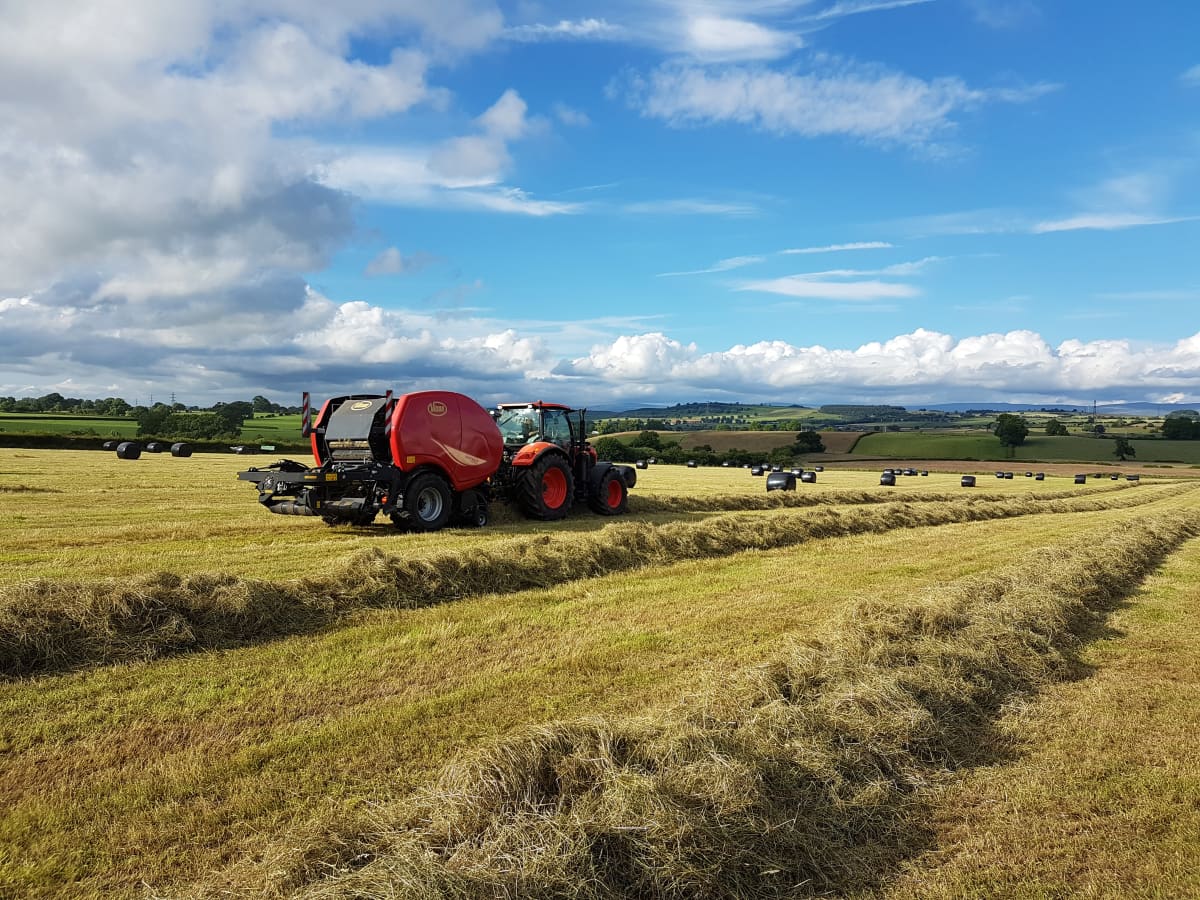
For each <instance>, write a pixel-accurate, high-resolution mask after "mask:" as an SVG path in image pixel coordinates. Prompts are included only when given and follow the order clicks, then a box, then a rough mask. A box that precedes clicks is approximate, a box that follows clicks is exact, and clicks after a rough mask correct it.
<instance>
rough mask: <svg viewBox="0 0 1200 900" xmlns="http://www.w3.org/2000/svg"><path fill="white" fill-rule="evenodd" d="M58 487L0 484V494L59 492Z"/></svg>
mask: <svg viewBox="0 0 1200 900" xmlns="http://www.w3.org/2000/svg"><path fill="white" fill-rule="evenodd" d="M61 493H63V492H62V491H61V490H60V489H59V488H48V487H31V486H29V485H27V484H0V494H61Z"/></svg>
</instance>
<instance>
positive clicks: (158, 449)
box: [146, 441, 171, 453]
mask: <svg viewBox="0 0 1200 900" xmlns="http://www.w3.org/2000/svg"><path fill="white" fill-rule="evenodd" d="M170 449H171V448H170V447H169V446H168V445H166V444H164V443H163V442H162V441H151V442H150V443H148V444H147V445H146V452H147V453H166V452H167V451H168V450H170Z"/></svg>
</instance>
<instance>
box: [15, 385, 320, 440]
mask: <svg viewBox="0 0 1200 900" xmlns="http://www.w3.org/2000/svg"><path fill="white" fill-rule="evenodd" d="M0 412H4V413H40V414H49V415H63V416H104V417H108V418H118V419H121V418H124V419H136V420H137V423H138V435H139V436H141V437H164V438H165V437H171V438H181V439H186V440H226V439H232V438H236V437H238V436H240V434H241V431H242V425H243V424H244V423H245V422H246V420H248V419H253V418H254V416H255V415H260V416H262V415H287V414H294V413H299V412H300V407H298V406H294V407H293V406H281V405H280V404H278V403H273V402H271V401H270V400H268V399H267V398H266V397H263V396H261V395H259V396H256V397H254V399H252V400H235V401H233V402H231V403H214V404H213V405H212V406H209V407H199V406H185V405H184V404H182V403H170V404H168V403H162V402H159V403H154V404H151V405H149V406H142V405H140V404H132V403H129V402H128V401H126V400H124V399H123V398H121V397H106V398H104V399H103V400H86V399H81V398H78V397H64V396H63V395H62V394H59V393H49V394H45V395H43V396H41V397H21V398H17V397H0Z"/></svg>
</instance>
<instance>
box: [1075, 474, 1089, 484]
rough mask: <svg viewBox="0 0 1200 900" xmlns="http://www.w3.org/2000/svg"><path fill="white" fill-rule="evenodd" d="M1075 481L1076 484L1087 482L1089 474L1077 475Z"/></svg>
mask: <svg viewBox="0 0 1200 900" xmlns="http://www.w3.org/2000/svg"><path fill="white" fill-rule="evenodd" d="M1075 483H1076V484H1087V476H1086V475H1076V476H1075Z"/></svg>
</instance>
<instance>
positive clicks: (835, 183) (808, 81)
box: [0, 0, 1200, 407]
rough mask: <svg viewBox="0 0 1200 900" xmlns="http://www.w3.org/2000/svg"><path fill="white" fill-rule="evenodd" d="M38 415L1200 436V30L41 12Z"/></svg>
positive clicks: (29, 292) (20, 282)
mask: <svg viewBox="0 0 1200 900" xmlns="http://www.w3.org/2000/svg"><path fill="white" fill-rule="evenodd" d="M0 6H2V7H3V15H2V16H0V41H2V42H3V45H4V46H5V47H6V48H7V49H6V52H5V53H4V54H0V109H3V110H4V115H3V116H0V214H2V215H3V221H4V222H5V225H4V229H3V232H0V234H2V235H3V237H2V238H0V395H16V396H23V395H31V394H32V395H39V394H44V393H47V392H49V391H58V392H60V393H64V394H68V395H71V396H85V397H88V396H96V397H102V396H112V395H120V396H125V397H126V398H127V399H132V398H135V397H136V398H139V399H141V400H142V401H143V402H145V400H146V399H147V398H149V397H150V396H154V397H155V399H166V398H167V397H168V396H169V395H171V394H174V395H175V396H176V398H177V399H179V400H181V401H183V402H186V403H201V404H208V403H211V402H214V401H218V400H232V399H241V398H246V397H249V396H252V395H255V394H264V395H266V396H268V397H271V398H272V399H277V400H279V401H287V400H289V398H292V397H293V396H294V395H295V394H296V393H297V392H298V391H300V390H303V389H308V390H312V391H314V392H315V393H317V394H333V393H347V392H352V391H354V392H362V391H370V390H378V391H382V390H385V389H388V388H391V389H394V390H397V391H405V390H412V389H418V388H429V387H445V388H451V389H456V390H462V391H464V392H465V393H468V394H470V395H472V396H475V397H477V398H478V399H480V400H481V401H483V402H487V403H491V402H495V401H499V400H508V399H521V398H528V397H533V396H537V397H543V398H546V399H561V400H564V401H567V402H571V403H576V404H586V405H591V406H593V407H596V406H601V405H604V406H611V405H617V406H619V405H624V404H628V405H634V404H639V405H640V404H644V403H673V402H678V401H687V400H693V399H720V400H746V401H756V402H757V401H779V402H788V403H792V402H798V403H806V404H820V403H828V402H845V401H862V402H879V401H882V402H896V403H904V404H909V405H921V404H923V403H936V402H949V401H977V400H996V401H1022V402H1046V403H1051V402H1080V403H1087V402H1092V401H1098V402H1110V401H1116V400H1152V401H1155V402H1172V401H1175V402H1188V403H1192V402H1200V380H1198V379H1200V317H1197V315H1196V313H1195V312H1194V310H1195V309H1196V301H1197V300H1198V299H1200V271H1198V264H1197V259H1198V258H1200V254H1198V253H1197V250H1196V248H1197V247H1198V246H1200V49H1198V47H1200V45H1198V44H1197V42H1196V40H1195V36H1196V35H1197V34H1200V7H1196V6H1195V5H1193V4H1183V3H1172V4H1166V3H1164V4H1153V5H1145V6H1144V7H1141V6H1139V7H1137V8H1135V7H1132V6H1131V5H1130V4H1127V3H1118V2H1115V0H1114V2H1103V0H1102V2H1093V3H1088V4H1063V3H1053V4H1052V3H1049V2H1041V0H745V2H732V0H729V2H720V0H713V2H682V0H643V2H624V0H610V2H607V3H603V4H598V3H582V2H564V3H552V2H545V3H539V2H511V3H509V2H500V3H496V2H490V0H445V2H442V3H438V4H429V3H426V2H418V0H391V2H384V0H355V2H348V3H344V4H339V6H340V7H343V8H340V9H329V8H326V6H325V4H323V3H320V2H318V0H293V2H284V0H247V2H244V3H239V4H229V3H225V2H219V0H210V2H191V3H188V4H164V3H161V2H155V0H122V2H116V0H109V2H96V3H90V4H86V5H85V4H79V5H77V6H76V7H75V8H74V11H67V12H65V13H64V12H63V11H62V10H55V11H51V10H49V9H47V10H46V11H42V10H41V9H40V8H38V7H37V6H34V5H32V4H24V3H13V4H2V3H0Z"/></svg>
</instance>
